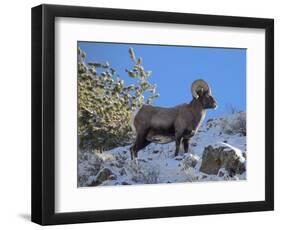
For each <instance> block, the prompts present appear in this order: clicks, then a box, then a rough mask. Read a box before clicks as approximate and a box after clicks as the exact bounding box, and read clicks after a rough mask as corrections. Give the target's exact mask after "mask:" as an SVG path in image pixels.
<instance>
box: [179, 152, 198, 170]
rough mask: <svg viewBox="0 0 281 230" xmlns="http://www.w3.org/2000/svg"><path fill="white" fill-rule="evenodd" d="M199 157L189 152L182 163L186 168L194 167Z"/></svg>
mask: <svg viewBox="0 0 281 230" xmlns="http://www.w3.org/2000/svg"><path fill="white" fill-rule="evenodd" d="M198 160H199V158H198V157H196V156H194V155H193V154H188V155H187V156H186V157H185V158H184V159H183V161H182V165H183V167H184V168H185V169H188V168H190V167H192V168H194V167H195V166H196V165H197V163H198Z"/></svg>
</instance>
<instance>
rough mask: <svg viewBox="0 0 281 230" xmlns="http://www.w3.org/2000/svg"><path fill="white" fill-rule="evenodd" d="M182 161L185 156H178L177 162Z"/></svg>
mask: <svg viewBox="0 0 281 230" xmlns="http://www.w3.org/2000/svg"><path fill="white" fill-rule="evenodd" d="M182 159H183V156H176V157H175V160H176V161H181V160H182Z"/></svg>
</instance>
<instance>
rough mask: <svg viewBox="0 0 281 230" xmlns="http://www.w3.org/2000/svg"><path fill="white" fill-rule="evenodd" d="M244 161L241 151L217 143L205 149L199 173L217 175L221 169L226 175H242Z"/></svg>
mask: <svg viewBox="0 0 281 230" xmlns="http://www.w3.org/2000/svg"><path fill="white" fill-rule="evenodd" d="M245 162H246V159H245V158H244V157H243V155H242V152H241V150H239V149H237V148H234V147H233V146H231V145H229V144H225V143H219V144H216V145H215V146H212V145H209V146H207V147H205V149H204V153H203V156H202V163H201V167H200V171H201V172H203V173H207V174H214V175H217V174H218V172H219V170H220V169H221V168H223V169H225V170H226V171H227V172H228V174H229V175H230V176H231V175H235V174H242V173H243V172H245V171H246V165H245Z"/></svg>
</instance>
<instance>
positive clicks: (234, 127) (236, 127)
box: [221, 112, 247, 136]
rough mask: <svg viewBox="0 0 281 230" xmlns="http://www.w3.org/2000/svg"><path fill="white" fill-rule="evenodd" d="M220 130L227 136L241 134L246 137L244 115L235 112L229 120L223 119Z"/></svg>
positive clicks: (243, 113)
mask: <svg viewBox="0 0 281 230" xmlns="http://www.w3.org/2000/svg"><path fill="white" fill-rule="evenodd" d="M221 128H222V130H223V132H225V133H227V134H241V135H243V136H246V134H247V130H246V129H247V126H246V113H245V112H237V113H235V114H233V115H232V116H231V117H230V118H225V119H223V120H222V121H221Z"/></svg>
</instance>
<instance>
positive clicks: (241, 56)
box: [32, 5, 274, 225]
mask: <svg viewBox="0 0 281 230" xmlns="http://www.w3.org/2000/svg"><path fill="white" fill-rule="evenodd" d="M273 69H274V22H273V19H263V18H246V17H230V16H215V15H201V14H184V13H171V12H154V11H139V10H125V9H109V8H93V7H76V6H58V5H40V6H37V7H34V8H32V221H33V222H36V223H38V224H42V225H51V224H67V223H82V222H98V221H113V220H129V219H142V218H160V217H176V216H192V215H205V214H220V213H236V212H250V211H267V210H273V207H274V184H273V182H274V174H273V172H274V163H273V159H274V71H273Z"/></svg>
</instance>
